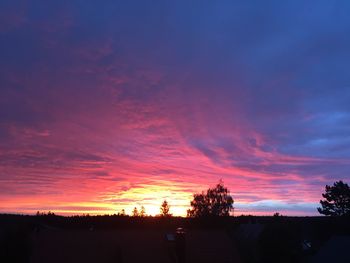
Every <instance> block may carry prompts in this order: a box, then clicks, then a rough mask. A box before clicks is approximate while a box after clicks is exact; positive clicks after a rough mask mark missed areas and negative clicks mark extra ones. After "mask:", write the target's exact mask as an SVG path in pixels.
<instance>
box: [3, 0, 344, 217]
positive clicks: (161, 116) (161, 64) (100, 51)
mask: <svg viewBox="0 0 350 263" xmlns="http://www.w3.org/2000/svg"><path fill="white" fill-rule="evenodd" d="M288 2H289V3H288ZM349 13H350V2H349V1H273V2H272V1H231V0H229V1H164V0H159V1H132V0H128V1H112V0H110V1H86V0H80V1H76V0H72V1H14V0H5V1H1V2H0V213H5V212H6V213H28V214H33V213H35V212H36V211H37V210H40V211H48V210H51V211H54V212H55V213H57V214H62V215H71V214H82V213H90V214H105V213H109V214H113V213H117V212H118V211H120V210H121V209H125V210H126V212H127V213H130V212H131V210H132V208H133V207H134V206H137V207H141V206H142V205H143V206H144V207H145V208H146V212H147V213H148V214H151V215H155V214H157V213H159V207H160V204H161V203H162V201H163V200H164V199H166V200H168V202H169V204H170V206H171V208H170V212H171V213H173V214H175V215H185V212H186V209H187V208H188V206H189V202H190V199H191V197H192V195H193V193H197V192H200V191H202V190H205V189H207V188H208V187H211V186H214V185H215V184H216V183H218V182H219V180H220V179H222V180H223V181H224V184H225V185H226V186H227V187H228V188H229V189H230V191H231V194H232V196H233V198H234V200H235V204H234V207H235V215H239V214H264V215H272V214H273V213H274V212H280V213H281V214H284V215H317V210H316V208H317V206H318V205H319V200H320V199H321V194H322V192H323V191H324V186H325V185H326V184H333V182H334V181H336V180H344V181H346V182H349V181H350V72H349V69H350V15H349Z"/></svg>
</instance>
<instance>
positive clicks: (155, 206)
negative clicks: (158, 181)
mask: <svg viewBox="0 0 350 263" xmlns="http://www.w3.org/2000/svg"><path fill="white" fill-rule="evenodd" d="M191 197H192V194H191V193H188V192H185V191H183V190H181V189H179V187H177V186H174V185H172V186H170V185H167V186H157V185H139V186H138V187H134V188H131V189H129V190H127V191H124V192H122V193H120V194H118V195H114V196H111V197H110V198H109V200H114V202H115V209H116V211H117V212H120V211H121V210H122V209H124V210H125V213H126V214H128V215H132V211H133V209H134V207H136V208H137V209H138V211H140V210H141V207H142V206H143V207H144V208H145V211H146V215H150V216H156V215H159V214H160V206H161V204H162V202H163V201H164V200H167V201H168V203H169V206H170V213H171V214H173V215H174V216H185V215H186V211H187V209H188V207H189V204H190V199H191ZM106 201H107V202H108V199H107V200H106Z"/></svg>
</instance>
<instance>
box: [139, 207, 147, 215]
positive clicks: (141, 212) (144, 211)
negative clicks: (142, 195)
mask: <svg viewBox="0 0 350 263" xmlns="http://www.w3.org/2000/svg"><path fill="white" fill-rule="evenodd" d="M139 216H141V217H144V216H146V209H145V207H144V206H141V211H140V214H139Z"/></svg>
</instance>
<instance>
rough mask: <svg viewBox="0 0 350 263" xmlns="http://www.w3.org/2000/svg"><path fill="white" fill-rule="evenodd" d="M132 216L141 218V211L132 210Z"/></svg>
mask: <svg viewBox="0 0 350 263" xmlns="http://www.w3.org/2000/svg"><path fill="white" fill-rule="evenodd" d="M132 216H139V211H138V210H137V208H136V207H134V210H132Z"/></svg>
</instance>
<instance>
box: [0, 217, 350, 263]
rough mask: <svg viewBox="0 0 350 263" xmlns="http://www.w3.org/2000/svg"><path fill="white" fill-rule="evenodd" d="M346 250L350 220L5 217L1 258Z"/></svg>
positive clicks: (345, 254)
mask: <svg viewBox="0 0 350 263" xmlns="http://www.w3.org/2000/svg"><path fill="white" fill-rule="evenodd" d="M179 227H181V228H182V229H183V230H180V231H178V232H176V229H178V228H179ZM349 251H350V220H349V219H347V218H326V217H250V216H245V217H235V218H232V217H229V218H216V219H215V218H208V219H187V218H151V217H145V218H132V217H125V216H124V217H122V216H96V217H95V216H86V217H60V216H54V215H50V216H48V215H46V216H16V215H0V262H33V263H39V262H40V263H43V262H52V263H55V262H57V263H58V262H59V263H63V262H65V263H69V262H84V263H89V262H101V263H104V262H111V263H112V262H113V263H121V262H123V263H124V262H165V263H166V262H169V263H171V262H179V263H181V262H187V263H189V262H237V263H239V262H248V263H250V262H251V263H255V262H257V263H258V262H306V263H307V262H350V252H349Z"/></svg>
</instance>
